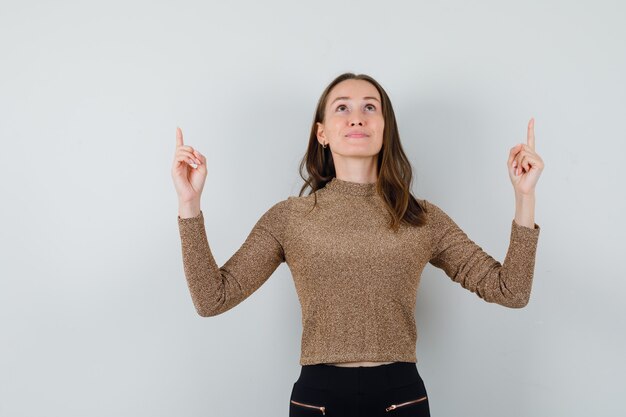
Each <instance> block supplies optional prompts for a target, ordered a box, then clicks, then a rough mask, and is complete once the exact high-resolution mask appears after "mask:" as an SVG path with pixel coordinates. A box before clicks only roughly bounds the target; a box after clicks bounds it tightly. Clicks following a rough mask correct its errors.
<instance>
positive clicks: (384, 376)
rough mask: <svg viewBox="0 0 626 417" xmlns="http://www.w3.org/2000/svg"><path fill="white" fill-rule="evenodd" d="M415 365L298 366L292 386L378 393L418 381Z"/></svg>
mask: <svg viewBox="0 0 626 417" xmlns="http://www.w3.org/2000/svg"><path fill="white" fill-rule="evenodd" d="M421 379H422V378H421V376H420V374H419V371H418V370H417V363H415V362H393V363H388V364H385V365H377V366H358V367H344V366H334V365H327V364H323V363H321V364H315V365H301V369H300V376H299V377H298V380H297V381H296V383H298V384H300V385H303V386H306V387H310V388H314V389H319V390H331V391H335V392H344V393H346V394H348V393H357V392H360V393H368V392H372V393H374V392H380V391H381V390H386V389H392V388H397V387H401V386H404V385H409V384H412V383H415V382H419V381H421Z"/></svg>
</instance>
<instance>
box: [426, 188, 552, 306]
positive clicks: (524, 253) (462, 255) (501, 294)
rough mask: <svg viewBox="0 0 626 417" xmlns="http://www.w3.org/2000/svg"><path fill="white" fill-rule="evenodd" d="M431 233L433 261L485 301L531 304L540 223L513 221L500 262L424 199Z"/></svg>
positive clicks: (514, 304)
mask: <svg viewBox="0 0 626 417" xmlns="http://www.w3.org/2000/svg"><path fill="white" fill-rule="evenodd" d="M424 202H425V205H426V210H427V216H428V222H429V226H428V230H429V233H430V236H431V248H432V252H431V255H430V263H431V264H432V265H433V266H435V267H437V268H440V269H442V270H443V271H444V272H445V273H446V275H448V276H449V277H450V278H452V280H453V281H455V282H458V283H459V284H461V285H462V286H463V288H466V289H468V290H469V291H471V292H474V293H476V295H478V296H479V297H480V298H482V299H483V300H485V301H487V302H490V303H497V304H500V305H502V306H505V307H511V308H521V307H524V306H526V305H527V304H528V301H529V299H530V291H531V288H532V281H533V274H534V268H535V254H536V251H537V241H538V238H539V231H540V228H539V226H538V225H537V224H536V223H535V224H534V228H530V227H526V226H521V225H519V224H517V223H516V222H515V220H512V222H511V234H510V241H509V248H508V251H507V254H506V257H505V258H504V262H503V263H500V262H499V261H497V260H496V259H494V258H493V257H492V256H491V255H489V254H488V253H486V252H485V251H484V250H483V249H482V248H481V247H480V246H479V245H477V244H476V243H475V242H474V241H472V240H471V239H470V238H469V237H468V236H467V234H465V232H463V230H461V228H460V227H459V226H458V225H457V224H456V223H455V222H454V221H453V220H452V218H450V216H448V215H447V214H446V213H445V212H444V211H443V210H442V209H441V208H439V207H438V206H437V205H435V204H433V203H430V202H428V201H426V200H424Z"/></svg>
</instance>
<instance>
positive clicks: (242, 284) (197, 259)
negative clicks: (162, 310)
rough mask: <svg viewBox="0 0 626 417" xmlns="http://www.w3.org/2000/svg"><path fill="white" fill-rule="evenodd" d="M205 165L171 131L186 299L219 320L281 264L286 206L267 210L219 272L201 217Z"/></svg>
mask: <svg viewBox="0 0 626 417" xmlns="http://www.w3.org/2000/svg"><path fill="white" fill-rule="evenodd" d="M206 162H207V160H206V157H205V156H204V155H202V154H201V153H200V152H199V151H198V150H197V149H194V148H193V147H192V146H189V145H185V143H184V141H183V132H182V130H181V129H180V128H176V148H175V153H174V161H173V164H172V179H173V181H174V187H175V189H176V194H177V195H178V203H179V210H178V228H179V231H180V239H181V244H182V252H183V267H184V271H185V276H186V278H187V285H188V286H189V291H190V292H191V299H192V301H193V304H194V306H195V307H196V311H197V312H198V314H199V315H201V316H203V317H209V316H215V315H218V314H221V313H223V312H225V311H227V310H230V309H231V308H233V307H234V306H236V305H237V304H239V303H240V302H242V301H243V300H244V299H246V298H247V297H249V296H250V295H251V294H252V293H253V292H254V291H256V289H257V288H259V287H260V286H261V285H262V284H263V283H264V282H265V281H266V280H267V279H268V278H269V277H270V275H272V272H274V270H276V268H277V267H278V265H280V263H281V262H283V261H284V260H285V254H284V252H283V247H282V244H281V242H282V241H283V240H282V239H283V231H284V230H285V227H286V224H287V218H286V216H287V210H286V205H287V204H288V200H289V199H286V200H282V201H280V202H278V203H276V204H274V205H273V206H272V207H271V208H270V209H269V210H267V211H266V212H265V213H264V214H263V215H262V216H261V218H260V219H259V220H258V221H257V223H256V224H255V225H254V227H253V228H252V230H251V231H250V233H249V235H248V237H247V238H246V240H245V242H244V243H243V244H242V245H241V247H240V248H239V250H237V252H235V254H234V255H232V256H231V258H230V259H229V260H228V261H226V263H225V264H224V265H223V266H222V267H219V266H218V265H217V263H216V262H215V259H214V258H213V254H212V253H211V249H210V248H209V242H208V239H207V235H206V230H205V228H204V213H203V212H202V210H201V209H200V198H201V194H202V189H203V188H204V183H205V180H206V177H207V166H206V165H207V164H206ZM181 215H182V217H181Z"/></svg>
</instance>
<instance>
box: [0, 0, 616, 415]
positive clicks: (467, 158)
mask: <svg viewBox="0 0 626 417" xmlns="http://www.w3.org/2000/svg"><path fill="white" fill-rule="evenodd" d="M625 12H626V7H625V6H624V3H623V2H618V1H600V2H598V1H595V2H591V1H576V2H567V1H530V2H529V1H526V2H512V1H508V2H503V1H480V2H465V1H446V2H425V1H421V2H415V1H411V2H409V1H406V2H384V3H383V2H380V1H358V2H357V1H341V2H338V1H328V2H325V1H316V2H302V3H301V4H300V3H299V2H298V3H297V2H290V1H270V2H253V1H247V2H236V1H231V2H228V3H226V2H200V1H195V2H190V1H169V2H165V1H130V2H129V1H128V0H125V1H123V2H122V1H107V2H104V1H101V2H97V3H96V2H78V1H75V2H70V1H59V2H44V1H40V2H32V1H20V2H17V1H15V2H12V1H4V0H3V1H2V2H0V51H1V52H2V54H1V59H2V65H0V135H1V138H2V148H1V151H0V175H1V182H0V187H1V188H0V195H1V196H2V197H1V198H2V204H0V219H1V220H0V221H1V222H2V224H1V225H0V226H1V241H0V243H1V247H0V257H1V258H0V259H1V261H0V276H1V281H0V330H1V332H0V416H2V417H17V416H44V415H45V416H64V417H70V416H128V417H139V416H174V415H176V416H190V417H191V416H242V415H248V416H251V415H255V416H286V415H287V410H288V400H289V395H290V391H291V388H292V385H293V383H294V382H295V380H296V379H297V376H298V372H299V369H300V367H299V363H298V360H299V354H300V336H301V324H300V319H301V316H300V305H299V303H298V300H297V297H296V293H295V289H294V285H293V281H292V278H291V275H290V273H289V270H288V268H287V265H286V264H283V265H281V266H280V267H279V268H278V269H277V271H276V272H275V273H274V275H273V276H272V277H271V278H270V279H269V280H268V282H266V283H265V285H263V286H262V287H261V288H260V289H259V290H258V291H257V292H256V293H254V294H253V295H252V296H251V297H250V298H248V299H246V300H245V301H244V302H243V303H242V304H240V305H238V306H237V307H235V308H234V309H233V310H231V311H229V312H227V313H225V314H223V315H221V316H218V317H213V318H201V317H199V316H197V315H196V313H195V310H194V308H193V305H192V302H191V298H190V296H189V293H188V289H187V286H186V282H185V278H184V275H183V268H182V260H181V253H180V250H181V248H180V239H179V236H178V228H177V223H176V215H177V209H178V207H177V198H176V194H175V191H174V186H173V183H172V180H171V176H170V169H171V163H172V158H173V155H174V147H175V127H176V126H177V125H180V126H181V127H182V128H183V132H184V134H185V139H186V143H187V144H190V145H192V146H195V147H197V148H198V149H199V150H200V151H201V152H203V153H204V154H205V155H206V156H207V158H208V169H209V174H208V178H207V182H206V185H205V190H204V193H203V201H202V208H203V210H204V212H205V216H206V219H207V223H206V228H207V234H208V236H209V241H210V243H211V246H212V249H213V251H214V255H215V257H216V259H217V261H218V263H220V264H223V263H224V262H225V261H226V260H227V259H228V257H229V256H230V255H232V254H233V253H234V252H235V251H236V249H237V248H238V247H239V245H240V244H241V243H242V242H243V241H244V239H245V237H246V236H247V234H248V232H249V231H250V229H251V227H252V226H253V224H254V223H255V222H256V220H257V219H258V218H259V217H260V216H261V214H262V213H263V212H264V211H265V210H267V209H268V208H269V207H270V206H271V205H272V204H273V203H275V202H277V201H278V200H280V199H283V198H286V197H287V196H288V195H296V194H297V192H298V190H299V187H300V184H301V180H300V179H299V176H298V175H297V166H298V163H299V161H300V158H301V157H302V155H303V154H304V151H305V146H306V141H307V138H308V132H309V129H310V123H311V121H312V117H313V110H314V107H315V104H316V102H317V99H318V97H319V95H320V93H321V92H322V89H323V88H324V86H325V85H326V84H327V83H328V82H329V81H330V80H332V78H334V77H335V76H336V75H338V74H339V73H341V72H344V71H355V72H363V73H367V74H370V75H372V76H373V77H375V78H376V79H378V80H379V81H380V82H381V83H382V85H383V86H384V87H385V88H386V89H387V91H388V93H389V95H390V97H391V99H392V102H393V104H394V107H395V109H396V114H397V118H398V123H399V126H400V133H401V138H402V142H403V145H404V147H405V150H406V151H407V153H408V155H409V158H410V160H411V162H412V164H413V166H414V169H415V180H414V193H415V194H416V195H417V196H420V197H424V198H427V199H430V200H431V201H433V202H435V203H437V204H439V205H440V206H441V207H442V208H443V209H444V210H445V211H446V212H447V213H448V214H449V215H450V216H451V217H452V218H453V219H455V220H456V221H457V222H458V224H459V225H460V226H461V227H462V228H463V229H464V230H465V231H466V232H467V233H468V235H469V236H470V237H471V238H472V239H473V240H475V241H476V242H477V243H478V244H480V245H481V246H482V247H483V248H484V249H485V250H486V251H487V252H488V253H490V254H491V255H492V256H494V257H495V258H496V259H499V260H503V257H504V255H505V253H506V249H507V246H508V238H509V232H510V222H511V220H512V218H513V216H514V209H515V208H514V195H513V189H512V186H511V183H510V180H509V178H508V174H507V170H506V160H507V157H508V152H509V149H510V148H511V147H512V146H513V145H515V144H516V143H518V142H525V141H526V123H527V121H528V119H529V118H530V117H532V116H534V117H535V118H536V135H537V141H536V151H537V152H538V153H539V154H540V155H541V157H542V158H543V159H544V162H545V170H544V172H543V175H542V177H541V179H540V181H539V184H538V187H537V207H536V218H535V220H536V222H537V223H538V224H539V225H540V226H541V227H542V232H541V235H540V238H539V246H538V254H537V261H536V270H535V281H534V286H533V293H532V296H531V300H530V304H529V305H528V306H527V307H526V308H524V309H521V310H514V309H507V308H504V307H501V306H498V305H495V304H488V303H485V302H483V301H482V300H480V299H479V298H478V297H477V296H476V295H474V294H472V293H470V292H468V291H467V290H464V289H463V288H462V287H460V286H459V285H457V284H455V283H453V282H452V281H451V280H450V279H448V278H447V276H445V274H444V273H443V271H441V270H439V269H436V268H434V267H432V266H431V265H428V266H427V267H426V269H425V271H424V274H423V279H422V284H421V286H420V289H419V295H418V301H417V315H416V319H417V325H418V334H419V339H418V343H417V354H418V368H419V370H420V372H421V374H422V377H423V378H424V380H425V383H426V386H427V390H428V393H429V396H430V403H431V412H432V414H433V416H438V417H443V416H451V417H453V416H481V417H484V416H502V415H507V416H533V417H536V416H588V415H599V416H600V415H601V416H617V415H623V410H624V408H625V407H624V405H623V399H624V394H625V389H624V380H623V375H624V372H625V371H626V366H625V359H624V354H623V351H624V348H625V347H626V343H625V337H624V328H625V327H626V326H625V323H624V322H625V317H626V314H625V313H626V308H625V307H624V302H623V294H624V291H625V290H626V285H625V284H624V273H623V271H622V270H621V268H620V266H621V264H620V263H619V262H621V260H623V258H624V255H623V252H624V240H623V236H624V232H625V230H624V221H623V215H624V209H625V208H626V207H625V203H624V193H623V191H622V192H620V191H619V190H620V189H623V182H624V181H623V180H624V178H625V176H624V173H623V166H624V164H623V161H624V157H625V156H624V155H625V153H624V150H625V145H624V141H625V139H626V135H625V129H624V116H625V115H626V111H625V110H626V108H625V107H626V94H625V93H626V91H625V90H626V88H625V83H624V74H625V73H626V57H625V56H626V54H625V53H624V41H625V40H626V29H625V28H626V26H624V21H625V16H626V13H625Z"/></svg>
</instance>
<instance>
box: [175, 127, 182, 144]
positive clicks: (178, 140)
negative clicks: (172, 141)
mask: <svg viewBox="0 0 626 417" xmlns="http://www.w3.org/2000/svg"><path fill="white" fill-rule="evenodd" d="M182 144H183V131H182V130H180V127H178V126H176V147H179V146H182Z"/></svg>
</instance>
